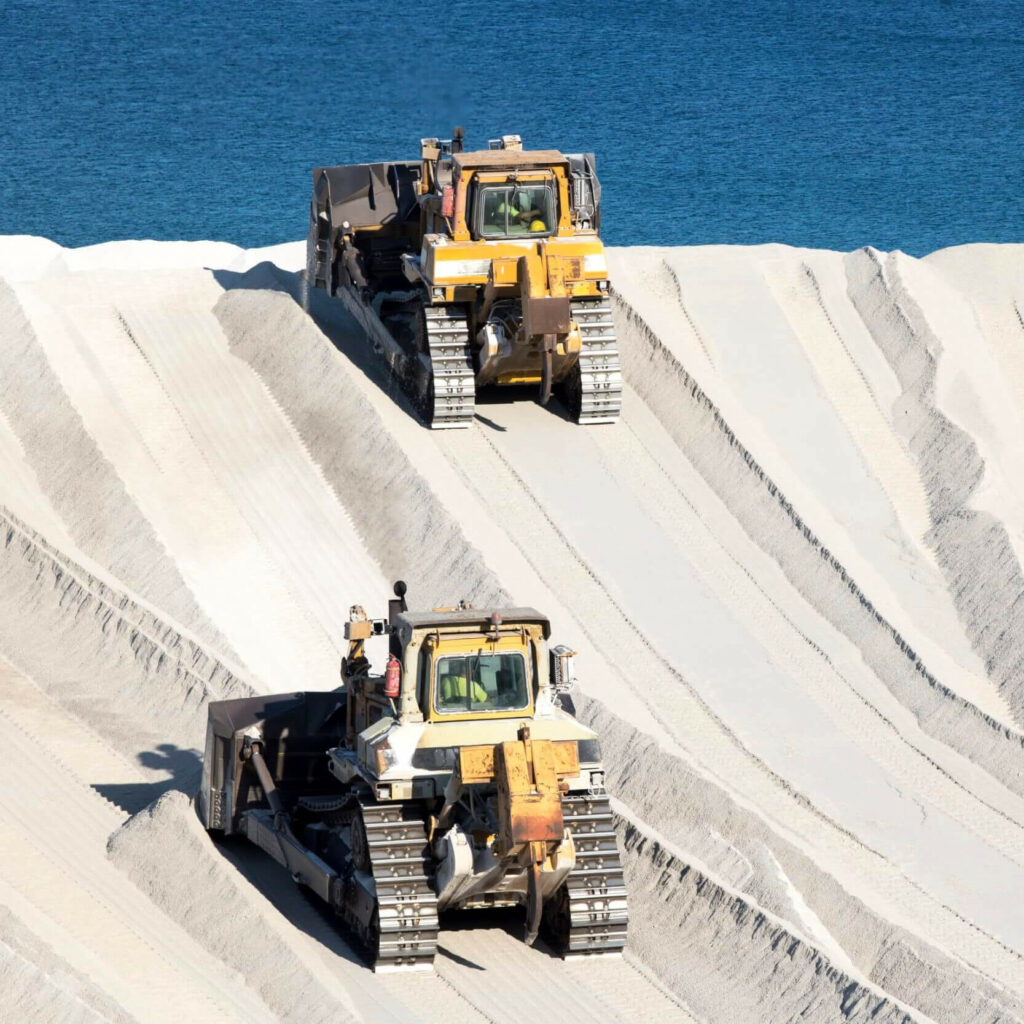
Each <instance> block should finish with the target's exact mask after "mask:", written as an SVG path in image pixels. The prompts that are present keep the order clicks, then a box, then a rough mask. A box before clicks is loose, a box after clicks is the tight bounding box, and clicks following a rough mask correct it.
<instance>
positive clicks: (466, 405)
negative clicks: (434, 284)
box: [422, 306, 476, 430]
mask: <svg viewBox="0 0 1024 1024" xmlns="http://www.w3.org/2000/svg"><path fill="white" fill-rule="evenodd" d="M423 315H424V319H425V321H426V339H425V340H426V344H427V349H428V351H427V355H428V356H429V359H430V372H431V379H430V381H429V382H428V386H427V389H426V394H425V396H424V401H423V409H422V411H423V415H424V418H425V419H427V421H428V424H429V426H430V427H431V429H433V430H446V429H452V428H457V427H468V426H469V425H470V423H472V421H473V413H474V411H475V400H476V380H475V373H474V370H473V353H472V351H471V349H470V344H469V324H468V322H467V320H466V313H465V311H464V310H463V309H462V308H461V307H460V306H425V307H424V309H423Z"/></svg>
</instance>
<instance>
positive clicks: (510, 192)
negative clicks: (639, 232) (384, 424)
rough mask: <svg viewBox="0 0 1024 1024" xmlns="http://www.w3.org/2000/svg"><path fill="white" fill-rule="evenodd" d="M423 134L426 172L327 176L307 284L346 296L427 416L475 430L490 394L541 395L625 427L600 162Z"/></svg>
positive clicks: (412, 167)
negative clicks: (531, 390)
mask: <svg viewBox="0 0 1024 1024" xmlns="http://www.w3.org/2000/svg"><path fill="white" fill-rule="evenodd" d="M463 142H464V136H463V133H462V130H461V129H459V128H456V129H455V132H454V133H453V138H452V139H434V138H431V139H423V140H421V142H420V159H419V160H418V161H410V162H392V163H369V164H355V165H351V166H344V167H318V168H316V169H315V170H314V172H313V197H312V202H311V204H310V222H309V235H308V237H307V246H306V280H307V283H308V285H309V286H310V287H313V288H319V289H323V290H325V291H327V292H328V293H329V294H331V295H334V296H337V297H338V298H340V299H341V300H342V301H343V302H344V303H345V305H346V307H347V308H348V310H349V312H351V313H352V315H353V316H354V317H355V318H356V319H357V320H358V322H359V323H360V324H361V326H362V327H363V330H364V331H365V333H366V336H367V338H368V339H369V340H370V343H371V344H372V345H373V346H374V347H375V348H376V349H377V350H378V351H379V352H381V353H382V354H383V355H384V357H385V358H386V360H387V362H388V365H389V367H390V369H391V372H392V373H393V374H394V375H395V376H396V377H397V378H398V379H399V380H400V381H401V383H402V385H403V387H404V388H405V389H406V390H407V392H408V393H409V395H410V397H411V399H412V401H413V403H414V404H415V405H416V407H417V409H418V411H419V412H420V415H421V416H422V417H423V420H424V421H425V422H426V423H427V424H428V425H429V426H431V427H433V428H447V427H466V426H468V425H469V424H470V422H471V421H472V418H473V413H474V403H475V396H476V390H477V388H481V387H486V386H499V387H501V386H508V385H535V386H537V387H539V397H540V401H541V402H542V403H544V404H546V403H547V401H548V399H549V398H550V396H551V394H552V392H555V393H556V394H557V395H558V397H559V398H560V399H561V401H562V403H563V404H564V406H565V409H566V411H567V412H568V414H569V416H570V417H571V418H572V419H573V420H574V421H576V422H578V423H585V424H593V423H612V422H614V421H615V419H616V418H617V417H618V415H619V410H620V407H621V404H622V373H621V369H620V365H619V353H618V346H617V342H616V339H615V329H614V325H613V323H612V315H611V303H610V299H609V295H608V288H609V282H608V265H607V261H606V259H605V253H604V247H603V245H602V243H601V239H600V236H599V229H600V218H601V205H600V201H601V187H600V184H599V182H598V178H597V173H596V170H595V161H594V155H593V154H592V153H578V154H563V153H560V152H558V151H556V150H533V151H529V150H524V149H523V147H522V141H521V139H520V137H519V136H518V135H505V136H502V137H501V138H500V139H494V140H491V141H490V143H489V148H488V149H486V150H480V151H475V152H469V151H466V150H465V149H464V147H463Z"/></svg>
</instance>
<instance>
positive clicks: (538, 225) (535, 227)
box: [530, 219, 548, 231]
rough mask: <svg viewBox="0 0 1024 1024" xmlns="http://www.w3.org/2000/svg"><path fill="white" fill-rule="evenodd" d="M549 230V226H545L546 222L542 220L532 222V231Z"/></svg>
mask: <svg viewBox="0 0 1024 1024" xmlns="http://www.w3.org/2000/svg"><path fill="white" fill-rule="evenodd" d="M547 229H548V226H547V224H545V223H544V221H542V220H540V219H537V220H531V221H530V230H531V231H547Z"/></svg>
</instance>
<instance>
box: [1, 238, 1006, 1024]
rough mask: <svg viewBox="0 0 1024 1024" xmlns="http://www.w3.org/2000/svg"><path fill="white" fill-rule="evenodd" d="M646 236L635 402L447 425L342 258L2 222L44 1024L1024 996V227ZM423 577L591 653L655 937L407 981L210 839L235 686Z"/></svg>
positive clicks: (457, 965)
mask: <svg viewBox="0 0 1024 1024" xmlns="http://www.w3.org/2000/svg"><path fill="white" fill-rule="evenodd" d="M609 260H610V265H611V269H612V275H613V282H614V286H615V296H614V299H615V311H616V322H617V325H618V330H619V335H620V339H621V348H622V351H623V364H624V372H625V375H626V381H627V389H626V401H625V404H624V413H623V417H622V420H621V422H620V423H619V424H617V425H616V426H615V427H612V428H607V427H601V428H592V429H590V430H580V429H579V428H576V427H574V426H573V425H571V424H569V423H567V422H565V420H564V419H562V418H561V417H560V416H559V415H558V410H557V409H555V408H552V409H548V410H545V409H541V408H540V407H538V406H536V405H535V404H533V403H532V402H530V401H529V400H528V398H527V399H520V400H518V401H514V402H512V401H509V400H508V399H506V398H502V399H495V400H493V401H492V400H488V399H487V398H485V399H484V400H483V401H482V402H481V404H480V407H479V410H478V411H479V415H478V418H477V420H476V422H475V423H474V425H473V427H472V428H471V429H470V430H469V431H465V432H454V433H445V432H442V433H430V432H428V431H426V430H424V429H423V428H422V427H421V426H420V425H419V424H418V423H417V421H416V420H415V417H414V416H413V415H412V414H411V411H410V409H409V406H408V403H407V402H406V400H405V399H404V397H403V396H402V395H401V394H400V393H398V392H397V390H396V388H395V387H394V385H393V383H392V382H390V381H389V380H388V379H387V378H386V376H385V375H384V374H383V371H382V367H381V366H380V364H379V362H378V361H377V360H376V358H375V357H374V356H373V355H372V353H370V352H369V351H368V349H367V346H366V344H365V342H364V340H363V339H362V338H361V336H360V335H359V334H358V332H357V331H355V330H354V328H353V326H352V324H351V322H350V321H349V320H348V318H347V317H346V316H345V315H344V314H343V312H342V311H341V309H340V307H339V305H338V304H337V303H335V302H332V301H330V300H327V299H325V298H324V297H323V296H322V295H313V296H309V295H307V294H305V290H304V287H303V284H302V281H301V277H300V275H299V273H298V268H299V267H300V266H301V263H302V262H303V252H302V247H301V245H291V246H281V247H277V248H275V249H274V250H272V251H269V252H248V253H247V252H245V251H243V250H238V249H236V248H234V247H231V246H223V245H219V244H212V243H188V244H186V243H181V244H173V245H167V244H158V243H118V244H111V245H107V246H98V247H93V248H92V249H91V250H79V251H73V252H69V251H65V250H62V249H60V248H59V247H57V246H54V245H53V244H52V243H48V242H46V241H45V240H41V239H29V238H11V239H4V240H2V244H0V277H3V278H5V279H6V281H5V282H0V306H2V311H3V325H4V326H3V328H2V330H3V332H4V333H3V337H2V343H0V360H2V361H3V374H2V375H0V505H2V506H3V513H2V516H0V537H2V538H3V545H2V546H0V602H2V614H0V655H2V656H3V658H4V660H3V661H2V662H0V668H2V674H0V693H2V694H3V698H4V699H3V704H2V711H3V713H2V715H0V732H2V733H3V737H2V738H3V740H4V742H5V743H6V744H7V745H8V748H9V749H11V750H16V751H18V754H19V756H18V757H17V758H16V759H12V760H11V761H10V763H9V764H7V766H6V767H5V768H4V772H5V773H6V774H5V776H4V778H3V779H0V893H2V894H3V898H2V899H0V903H2V904H3V906H4V907H5V908H6V913H5V914H3V915H2V916H0V996H7V997H9V1000H10V1003H11V1005H16V1006H18V1007H19V1010H20V1012H21V1013H22V1016H23V1019H29V1020H32V1019H39V1020H44V1019H45V1020H50V1019H53V1020H65V1019H66V1020H69V1021H78V1020H81V1021H90V1022H91V1021H93V1020H125V1021H139V1022H144V1021H150V1020H154V1021H155V1020H163V1019H164V1017H165V1016H166V1015H167V1013H168V1005H167V1000H166V999H164V998H162V997H161V993H166V992H174V993H175V995H176V998H177V999H178V1002H177V1003H176V1005H177V1006H180V1007H182V1008H184V1009H185V1010H186V1012H189V1013H190V1015H191V1019H194V1020H211V1021H219V1020H233V1019H236V1018H238V1019H241V1018H242V1017H245V1018H246V1019H255V1020H268V1021H269V1020H279V1021H291V1020H296V1021H298V1020H310V1021H313V1020H323V1021H327V1020H332V1021H333V1020H380V1021H388V1020H421V1021H434V1020H455V1021H463V1020H464V1021H477V1020H491V1021H504V1020H513V1019H520V1018H521V1016H522V1014H523V1013H527V1012H529V1013H531V1014H534V1015H535V1014H537V1013H540V1012H542V1011H543V1012H551V1008H552V1006H554V1007H555V1009H556V1011H557V1013H558V1014H559V1016H560V1017H562V1018H564V1019H567V1020H580V1021H592V1020H595V1019H601V1020H609V1021H620V1020H621V1021H630V1020H634V1021H649V1020H680V1021H697V1020H699V1021H708V1022H712V1021H722V1022H732V1021H740V1020H765V1021H773V1022H774V1021H790V1020H798V1019H799V1020H813V1021H846V1020H865V1021H867V1020H872V1021H882V1020H884V1021H904V1020H914V1021H937V1022H938V1021H942V1022H946V1021H948V1022H950V1024H953V1022H961V1021H971V1022H987V1021H991V1022H995V1021H1004V1022H1005V1021H1015V1020H1019V1021H1024V916H1022V915H1021V913H1020V911H1019V908H1018V906H1017V903H1018V901H1017V900H1016V899H1015V898H1013V896H1012V894H1014V893H1019V892H1021V891H1024V734H1022V726H1024V668H1022V665H1024V631H1021V630H1020V628H1019V619H1020V616H1019V614H1015V613H1017V612H1019V608H1020V601H1021V595H1022V592H1024V575H1022V572H1021V561H1020V553H1021V551H1022V550H1024V533H1022V527H1021V523H1022V522H1024V519H1022V516H1021V514H1020V512H1021V508H1022V502H1024V494H1022V493H1021V491H1020V485H1019V483H1018V481H1019V480H1020V479H1021V475H1020V473H1019V472H1017V470H1018V469H1019V467H1020V466H1021V463H1022V462H1024V449H1022V447H1021V442H1020V437H1021V436H1022V435H1021V430H1020V423H1019V422H1018V420H1019V417H1020V413H1019V410H1020V408H1021V403H1020V401H1019V398H1020V396H1021V394H1024V358H1022V357H1020V355H1019V353H1020V352H1021V351H1024V327H1021V324H1022V322H1024V321H1022V320H1021V309H1022V308H1024V272H1022V270H1021V267H1022V266H1024V248H1021V247H1006V246H1001V247H995V246H974V247H964V248H962V249H957V250H948V251H945V252H942V253H937V254H935V255H933V256H931V257H929V258H927V259H926V260H923V261H922V260H912V259H910V258H908V257H906V256H904V255H902V254H899V253H895V254H885V253H878V252H875V251H873V250H863V251H860V252H857V253H852V254H839V253H827V252H811V251H802V250H793V249H788V248H784V247H778V246H765V247H758V248H753V249H729V248H694V249H676V250H672V249H657V250H656V249H629V250H612V251H611V252H610V254H609ZM397 576H402V577H403V578H405V579H406V580H408V582H409V585H410V591H411V594H412V595H413V597H414V600H415V601H416V602H417V603H423V604H427V605H432V604H436V603H439V602H442V601H445V602H450V601H452V600H454V599H457V598H459V597H465V598H468V599H470V600H472V601H473V602H474V603H476V604H478V605H481V604H482V605H488V604H492V603H496V602H504V601H516V602H522V603H529V604H534V605H537V606H538V607H542V608H545V609H546V610H547V611H548V612H549V613H550V614H551V616H552V620H553V624H554V627H555V630H556V633H557V635H558V636H559V637H560V638H562V639H564V640H566V641H567V642H571V643H573V644H574V645H576V646H577V647H578V648H579V649H580V651H581V657H580V674H581V677H582V680H583V682H582V686H581V692H580V694H579V695H578V698H577V706H578V711H579V714H580V715H581V717H583V718H584V719H586V720H587V721H590V722H592V723H593V724H594V725H595V726H596V727H598V728H599V729H600V730H601V733H602V736H603V737H604V741H603V742H604V748H605V754H606V760H607V761H608V765H609V783H610V786H611V788H612V791H613V794H614V796H615V800H616V804H615V806H616V809H617V812H618V814H619V826H620V832H621V839H622V842H623V847H624V850H625V851H626V853H625V867H626V871H627V875H628V877H629V881H630V893H631V901H632V908H633V918H632V923H631V930H630V936H631V937H630V948H629V953H628V954H627V958H626V960H621V961H613V962H604V963H603V964H602V963H570V964H566V963H562V962H561V961H556V960H553V959H552V958H551V957H549V956H547V955H546V954H545V953H544V951H543V950H530V949H526V948H525V947H523V946H522V945H521V943H519V942H518V941H517V940H516V938H515V933H516V931H517V925H516V922H514V921H513V922H509V921H507V920H506V919H504V918H502V917H501V915H498V918H497V919H496V920H490V919H488V920H486V921H484V920H481V922H480V926H479V927H478V928H472V927H466V925H467V924H471V923H472V922H462V921H455V922H452V923H450V924H449V925H448V926H447V928H446V931H445V932H444V934H443V937H442V950H441V953H440V954H439V956H438V960H437V969H436V972H435V974H433V975H425V976H417V977H415V978H408V977H406V978H403V977H400V976H391V977H376V976H374V975H372V974H369V973H368V972H366V971H365V969H364V968H363V967H362V966H361V965H360V964H359V963H358V958H357V957H355V955H354V954H353V953H352V951H351V949H350V948H349V947H348V945H347V943H346V942H345V940H344V937H343V936H341V935H340V934H339V933H338V932H337V931H336V929H335V928H334V927H333V924H332V923H331V922H330V921H328V920H326V919H325V917H324V915H322V914H321V913H320V912H319V911H318V910H317V908H316V907H314V906H312V905H311V904H310V903H309V901H308V900H306V899H305V898H304V897H303V896H302V894H301V893H299V892H297V891H296V890H295V889H294V887H293V886H291V883H290V882H289V880H288V879H287V878H286V877H284V876H283V873H282V872H279V871H278V869H277V868H276V866H275V865H273V864H272V863H270V862H268V861H266V860H265V859H262V858H260V857H259V856H258V855H256V854H255V853H254V852H252V853H250V852H249V851H247V850H245V849H244V848H243V849H228V848H224V849H221V848H218V847H216V846H214V845H213V844H211V843H210V842H209V840H208V839H207V838H206V836H205V835H204V834H203V832H202V830H201V829H200V828H199V826H198V823H197V822H196V820H195V819H194V817H193V816H192V812H191V810H190V807H189V805H188V801H187V798H186V795H185V794H186V793H187V792H188V791H189V790H190V788H191V787H192V785H194V779H195V773H196V771H197V768H198V764H199V756H198V750H199V747H200V746H201V744H202V736H203V729H204V716H205V710H204V709H205V703H206V701H207V700H209V699H217V698H219V697H223V696H230V695H241V694H242V693H246V692H252V691H253V690H273V689H295V688H298V687H300V686H301V687H309V688H328V687H331V686H333V685H334V684H335V679H336V678H337V677H336V673H337V661H338V657H339V655H340V646H341V645H340V636H341V623H342V621H343V620H344V617H345V614H346V612H347V608H348V606H349V605H350V604H353V603H363V604H365V605H366V607H367V609H368V610H369V609H371V608H377V607H382V603H383V601H384V599H385V598H386V595H387V590H388V581H389V580H391V579H393V578H395V577H397ZM154 801H155V802H154ZM58 805H59V806H60V808H61V811H60V814H59V815H58V814H53V813H39V811H40V809H41V808H46V809H50V808H53V807H56V806H58ZM71 823H73V826H74V827H70V825H71ZM111 836H112V838H111ZM108 839H109V851H108ZM36 865H40V867H39V868H38V869H36V867H35V866H36ZM69 865H76V866H80V870H76V871H72V870H70V868H69ZM97 908H99V909H97ZM225 908H230V909H229V910H227V911H226V912H225ZM97 914H102V915H104V916H103V918H102V920H103V922H104V924H103V929H102V931H103V940H102V942H101V943H90V942H88V941H87V934H88V931H87V929H88V925H89V922H90V921H91V919H92V918H93V917H95V915H97ZM140 979H152V981H151V984H150V983H149V981H145V982H144V981H140ZM22 1007H24V1009H23V1010H22V1009H21V1008H22ZM33 1015H34V1016H33Z"/></svg>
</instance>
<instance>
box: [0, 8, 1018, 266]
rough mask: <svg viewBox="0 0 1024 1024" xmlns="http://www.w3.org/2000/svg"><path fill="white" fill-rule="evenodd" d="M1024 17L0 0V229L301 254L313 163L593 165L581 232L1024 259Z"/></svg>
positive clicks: (947, 11)
mask: <svg viewBox="0 0 1024 1024" xmlns="http://www.w3.org/2000/svg"><path fill="white" fill-rule="evenodd" d="M1022 108H1024V0H902V2H893V0H845V2H835V0H820V2H814V0H799V2H795V0H734V2H721V3H713V2H709V0H677V2H669V0H666V2H662V3H652V2H647V0H637V2H634V3H625V2H614V0H609V2H592V3H570V2H563V3H559V4H555V3H544V2H535V0H526V2H512V0H510V2H506V3H490V4H483V3H469V2H465V0H450V2H448V3H435V4H423V3H415V2H407V3H383V2H372V3H371V2H365V0H357V2H347V3H346V2H341V3H329V4H314V3H308V2H307V3H299V2H297V0H282V2H276V3H274V2H267V3H254V2H247V0H238V2H231V3H226V2H220V0H206V2H199V3H196V2H185V0H162V2H151V0H138V2H134V3H126V2H123V0H122V2H115V0H78V2H70V0H68V2H58V0H0V233H31V234H40V235H46V236H48V237H50V238H53V239H55V240H56V241H59V242H61V243H63V244H65V245H84V244H90V243H94V242H99V241H105V240H108V239H115V238H140V237H148V238H214V239H223V240H227V241H231V242H235V243H237V244H240V245H245V246H257V245H265V244H270V243H274V242H279V241H284V240H289V239H295V238H301V237H303V236H304V235H305V231H306V218H307V207H308V191H309V186H310V174H309V172H310V169H311V168H312V167H313V166H314V165H318V164H329V163H346V162H357V161H364V160H372V159H385V158H406V159H409V158H415V156H416V155H417V153H418V140H419V138H420V137H421V136H427V135H441V136H448V135H450V129H451V127H452V126H453V125H454V124H461V125H463V126H464V127H465V128H466V132H467V136H468V142H469V143H470V144H479V145H480V146H485V145H486V140H487V139H488V138H489V137H491V136H494V135H499V134H502V133H506V132H519V133H520V134H522V136H523V138H524V140H525V141H526V143H527V144H528V145H530V146H533V147H555V148H561V149H563V150H568V151H576V150H583V149H586V150H594V151H596V153H597V156H598V170H599V173H600V175H601V178H602V183H603V185H604V235H605V238H606V240H607V241H608V242H610V243H612V244H616V245H627V244H699V243H715V242H728V243H760V242H787V243H790V244H794V245H808V246H821V247H827V248H834V249H852V248H855V247H857V246H860V245H865V244H871V245H875V246H878V247H880V248H883V249H892V248H900V249H903V250H904V251H907V252H910V253H913V254H917V255H920V254H924V253H926V252H929V251H931V250H934V249H937V248H941V247H943V246H947V245H952V244H956V243H960V242H969V241H1016V242H1020V241H1024V188H1022V184H1024V173H1022V172H1024V121H1022Z"/></svg>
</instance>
